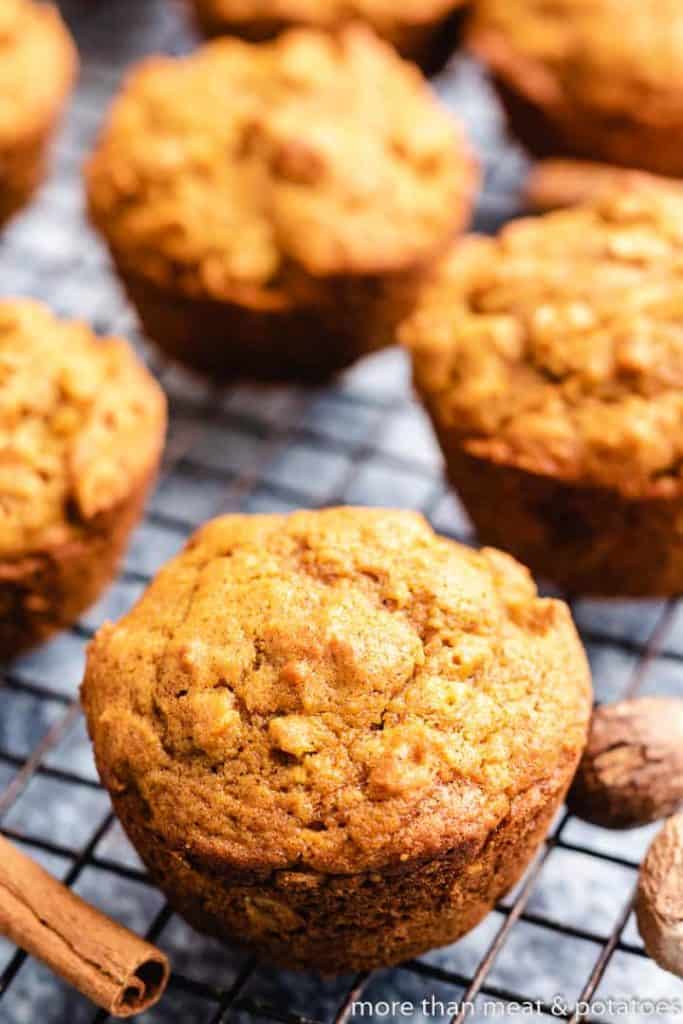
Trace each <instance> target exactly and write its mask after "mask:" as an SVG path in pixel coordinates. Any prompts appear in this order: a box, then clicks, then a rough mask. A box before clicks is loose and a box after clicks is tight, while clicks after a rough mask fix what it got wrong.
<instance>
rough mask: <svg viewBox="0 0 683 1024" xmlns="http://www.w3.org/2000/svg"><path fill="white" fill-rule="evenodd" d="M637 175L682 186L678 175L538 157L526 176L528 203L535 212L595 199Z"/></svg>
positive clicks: (636, 177)
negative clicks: (657, 173)
mask: <svg viewBox="0 0 683 1024" xmlns="http://www.w3.org/2000/svg"><path fill="white" fill-rule="evenodd" d="M634 178H635V179H636V180H637V179H638V178H640V179H642V178H645V179H649V180H651V181H655V182H657V181H658V182H660V183H663V184H666V185H668V186H670V187H673V188H683V182H681V181H680V180H678V179H675V178H663V177H661V176H659V175H654V174H647V173H646V172H644V171H636V170H631V169H629V168H627V167H616V166H614V165H612V164H600V163H592V162H591V161H589V160H562V159H552V160H539V161H538V163H536V164H535V165H534V166H533V168H532V170H531V172H530V174H529V177H528V179H527V183H526V188H525V199H526V205H527V206H528V208H529V209H530V210H533V211H534V212H536V213H546V212H547V211H549V210H556V209H560V208H562V207H565V206H575V205H576V204H577V203H584V202H587V201H588V200H591V199H593V198H594V196H596V195H597V194H598V193H599V192H601V191H602V190H603V189H605V188H613V187H617V188H618V187H621V186H624V187H627V186H628V185H629V183H630V182H632V181H633V180H634Z"/></svg>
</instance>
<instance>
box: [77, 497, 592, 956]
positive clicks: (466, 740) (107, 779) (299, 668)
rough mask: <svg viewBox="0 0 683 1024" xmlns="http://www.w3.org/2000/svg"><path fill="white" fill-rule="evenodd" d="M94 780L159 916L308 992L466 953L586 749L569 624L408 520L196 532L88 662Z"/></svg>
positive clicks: (587, 701) (384, 513)
mask: <svg viewBox="0 0 683 1024" xmlns="http://www.w3.org/2000/svg"><path fill="white" fill-rule="evenodd" d="M82 697H83V703H84V708H85V712H86V716H87V720H88V727H89V730H90V735H91V737H92V739H93V742H94V746H95V754H96V759H97V765H98V770H99V772H100V775H101V777H102V780H103V782H104V783H105V785H106V786H107V788H108V789H109V792H110V794H111V797H112V800H113V803H114V807H115V809H116V811H117V813H118V815H119V817H120V819H121V821H122V823H123V825H124V827H125V829H126V831H127V832H128V835H129V836H130V838H131V840H132V841H133V843H134V844H135V846H136V847H137V849H138V851H139V853H140V855H141V856H142V858H143V860H144V862H145V864H146V865H147V867H148V868H149V870H150V872H151V874H152V876H153V877H154V879H155V880H156V881H157V882H158V884H159V885H160V886H161V887H162V889H163V890H164V891H165V893H166V894H167V896H168V898H169V900H170V902H171V904H172V906H173V907H174V908H175V909H176V910H178V911H179V912H180V913H181V914H183V915H184V916H185V917H187V918H188V920H189V921H190V922H191V923H192V924H193V925H195V927H197V928H198V929H199V930H201V931H205V932H208V933H210V934H214V935H217V936H219V937H220V938H223V939H226V940H228V941H230V940H233V939H234V940H237V941H240V942H243V943H245V944H246V945H248V946H250V947H252V948H253V949H254V950H255V951H257V952H258V953H259V954H260V955H261V956H263V957H265V958H266V959H267V960H269V961H271V962H275V963H279V964H281V965H283V966H286V967H294V968H306V967H310V968H315V969H318V970H321V971H323V972H325V973H327V974H330V973H342V972H344V971H349V970H365V969H368V968H371V967H376V966H380V965H385V964H392V963H398V962H400V961H403V960H406V959H408V958H409V957H412V956H415V955H417V954H419V953H421V952H423V951H425V950H427V949H430V948H431V947H433V946H440V945H446V944H447V943H450V942H453V941H454V940H455V939H456V938H458V937H459V936H460V935H463V934H464V933H465V932H466V931H468V930H469V929H470V928H472V927H474V925H475V924H477V922H478V921H479V920H480V919H481V918H482V917H483V916H484V915H485V914H486V913H487V912H488V911H489V910H490V909H491V907H492V906H493V905H494V904H495V902H496V900H497V899H498V898H499V897H500V896H501V894H502V893H503V892H505V891H506V890H507V889H508V888H509V887H510V886H511V885H512V884H514V882H515V881H516V880H517V879H518V878H519V876H520V874H521V873H522V871H523V870H524V868H525V867H526V865H527V863H528V861H529V859H530V858H531V856H532V854H533V853H534V851H535V849H536V847H537V846H538V844H539V843H540V842H541V840H542V838H543V836H544V834H545V832H546V830H547V828H548V826H549V824H550V822H551V820H552V818H553V816H554V815H555V813H556V811H557V809H558V807H559V805H560V804H561V802H562V799H563V796H564V793H565V791H566V789H567V786H568V784H569V781H570V779H571V777H572V775H573V773H574V770H575V768H576V764H577V761H578V758H579V756H580V754H581V751H582V750H583V746H584V744H585V740H586V731H587V725H588V720H589V717H590V711H591V685H590V674H589V670H588V665H587V662H586V658H585V655H584V652H583V649H582V647H581V644H580V642H579V640H578V637H577V635H576V632H575V629H574V626H573V623H572V620H571V616H570V614H569V611H568V609H567V607H566V605H564V604H563V603H562V602H561V601H555V600H548V599H543V598H540V597H539V596H538V594H537V591H536V587H535V586H534V583H533V582H532V580H531V577H530V576H529V574H528V573H527V572H526V570H525V569H523V568H522V567H521V566H520V565H518V564H517V563H516V562H514V561H513V559H511V558H509V557H508V556H506V555H504V554H502V553H501V552H498V551H492V550H488V551H486V550H485V551H481V552H476V551H473V550H472V549H470V548H468V547H465V546H463V545H460V544H455V543H454V542H453V541H450V540H445V539H443V538H440V537H438V536H436V535H435V534H434V533H433V532H432V530H431V528H430V527H429V526H428V524H427V523H426V522H425V521H424V520H423V519H422V518H421V517H420V516H418V515H416V514H415V513H412V512H401V511H389V510H384V509H369V508H332V509H326V510H324V511H310V512H309V511H304V512H296V513H294V514H292V515H290V516H278V515H269V516H263V515H261V516H244V515H242V516H224V517H222V518H219V519H216V520H214V521H212V522H210V523H207V524H206V525H205V526H204V527H202V529H201V530H199V531H198V532H197V533H196V534H195V535H194V537H192V538H191V540H190V541H189V543H188V545H187V547H186V548H185V550H184V551H183V552H182V553H181V554H180V555H179V556H178V557H176V558H175V559H173V560H172V561H171V562H170V563H169V564H168V565H167V566H166V567H165V568H164V569H163V570H162V571H161V573H160V574H159V575H158V576H157V578H156V580H155V581H154V582H153V583H152V585H151V587H150V588H149V590H148V591H147V592H146V594H145V595H144V596H143V598H142V599H141V601H140V602H139V603H138V604H137V605H136V607H135V608H134V609H133V610H132V611H131V612H130V614H129V615H127V616H126V617H125V618H124V619H123V620H122V621H121V622H120V623H119V624H118V625H112V624H107V625H106V626H104V627H103V628H102V629H101V630H100V631H99V633H98V634H97V636H96V638H95V640H94V641H93V643H92V645H91V647H90V650H89V653H88V666H87V671H86V676H85V680H84V683H83V689H82Z"/></svg>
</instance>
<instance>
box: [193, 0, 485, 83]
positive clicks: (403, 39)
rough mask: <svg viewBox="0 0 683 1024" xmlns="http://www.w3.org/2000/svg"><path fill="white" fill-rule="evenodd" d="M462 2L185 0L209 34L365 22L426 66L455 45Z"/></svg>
mask: <svg viewBox="0 0 683 1024" xmlns="http://www.w3.org/2000/svg"><path fill="white" fill-rule="evenodd" d="M465 5H466V0H407V2H405V0H404V2H403V3H402V4H400V5H397V4H396V2H395V0H351V3H349V2H348V0H343V2H342V0H265V3H264V0H189V6H190V8H191V9H192V10H193V12H194V14H195V16H196V18H197V21H198V23H199V26H200V28H201V30H202V31H203V32H204V33H206V34H207V35H221V34H223V33H230V34H231V35H237V36H242V37H243V38H245V39H251V40H264V39H271V38H273V36H276V35H277V34H278V33H279V32H282V31H284V30H285V29H287V28H293V27H295V26H297V25H302V26H306V27H308V28H319V29H324V30H325V31H328V32H337V31H339V29H340V28H343V27H344V26H346V25H348V24H349V23H350V22H352V21H354V20H357V21H363V22H365V23H366V24H368V25H370V26H371V27H372V28H373V29H374V30H375V32H377V34H378V35H380V36H381V37H382V38H383V39H386V40H387V41H388V42H390V43H392V44H393V45H394V46H395V47H396V48H397V49H398V51H399V52H400V53H401V54H402V55H403V56H404V57H406V58H408V59H409V60H414V61H417V63H419V64H421V65H422V66H423V67H424V68H425V70H427V71H434V70H436V69H437V68H439V67H440V66H441V65H442V64H444V63H445V61H446V60H447V59H448V57H449V56H450V54H451V52H452V51H453V49H454V48H455V46H456V44H457V41H458V36H459V30H460V27H461V22H462V15H463V11H464V9H465Z"/></svg>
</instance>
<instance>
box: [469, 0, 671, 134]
mask: <svg viewBox="0 0 683 1024" xmlns="http://www.w3.org/2000/svg"><path fill="white" fill-rule="evenodd" d="M471 35H472V40H473V43H474V46H475V48H477V49H479V48H481V49H482V50H483V52H484V53H485V55H486V56H487V57H488V58H489V59H491V61H492V63H493V64H494V66H495V67H496V68H497V69H498V70H501V71H502V72H503V73H509V74H510V75H511V76H512V77H514V78H518V80H519V84H520V86H521V87H522V88H523V90H524V91H525V92H527V93H528V94H529V95H530V96H533V97H534V98H535V99H536V100H537V101H538V102H539V103H541V104H542V105H543V106H546V107H549V108H551V107H553V106H561V105H563V104H565V103H567V102H569V103H570V104H572V105H575V106H577V107H584V108H586V109H588V110H599V111H602V112H603V113H605V114H614V115H619V114H624V113H625V114H626V115H628V117H630V118H631V117H632V118H633V119H634V120H643V121H649V122H651V123H655V124H656V123H658V122H664V123H666V122H667V121H670V120H671V119H673V120H674V122H675V123H678V122H680V104H681V94H682V92H683V65H682V63H681V39H682V38H683V7H681V4H680V3H679V2H678V0H592V2H590V3H586V2H579V3H577V2H576V0H551V2H550V3H549V2H548V0H477V3H476V4H475V5H474V17H473V25H472V33H471Z"/></svg>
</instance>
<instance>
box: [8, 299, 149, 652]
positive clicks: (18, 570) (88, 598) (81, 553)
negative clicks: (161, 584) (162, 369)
mask: <svg viewBox="0 0 683 1024" xmlns="http://www.w3.org/2000/svg"><path fill="white" fill-rule="evenodd" d="M164 427H165V402H164V398H163V395H162V393H161V391H160V389H159V387H158V386H157V384H156V382H155V381H154V380H153V379H152V377H150V375H149V374H148V373H147V371H146V370H145V369H144V367H143V366H142V365H141V364H140V363H139V362H138V360H137V359H136V357H135V356H134V354H133V352H132V350H131V349H130V347H129V346H128V344H127V343H126V342H124V341H121V340H119V339H117V338H108V339H106V340H99V339H97V338H96V337H95V336H94V335H93V334H92V332H91V331H90V330H89V328H87V327H86V326H85V325H83V324H78V323H67V322H63V321H58V320H55V319H54V317H53V316H52V315H51V314H50V313H49V312H48V310H47V309H46V308H45V307H44V306H42V305H41V304H39V303H37V302H29V301H24V300H21V301H16V302H7V301H6V302H2V303H0V658H8V657H11V656H12V655H14V654H16V653H17V652H18V651H20V650H23V649H24V648H26V647H30V646H31V645H33V644H35V643H38V642H39V641H41V640H43V639H45V638H46V637H47V636H49V635H50V634H51V633H52V632H54V631H55V630H57V629H60V628H63V627H65V626H68V625H69V624H71V623H72V622H73V621H74V620H75V619H76V618H77V617H78V615H79V614H80V613H81V611H82V610H83V609H84V608H86V607H87V606H88V605H89V604H90V603H91V602H92V601H94V600H95V598H96V597H97V596H98V595H99V593H100V591H101V590H102V588H103V587H104V585H105V584H106V583H107V582H108V581H109V579H110V578H111V576H112V575H113V573H114V570H115V568H116V566H117V563H118V560H119V557H120V555H121V553H122V551H123V548H124V546H125V543H126V540H127V538H128V535H129V533H130V530H131V529H132V527H133V525H134V524H135V523H136V521H137V519H138V517H139V514H140V511H141V508H142V504H143V501H144V498H145V494H146V492H147V488H148V486H149V484H150V481H151V479H152V478H153V476H154V473H155V470H156V468H157V463H158V460H159V455H160V451H161V447H162V443H163V437H164Z"/></svg>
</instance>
